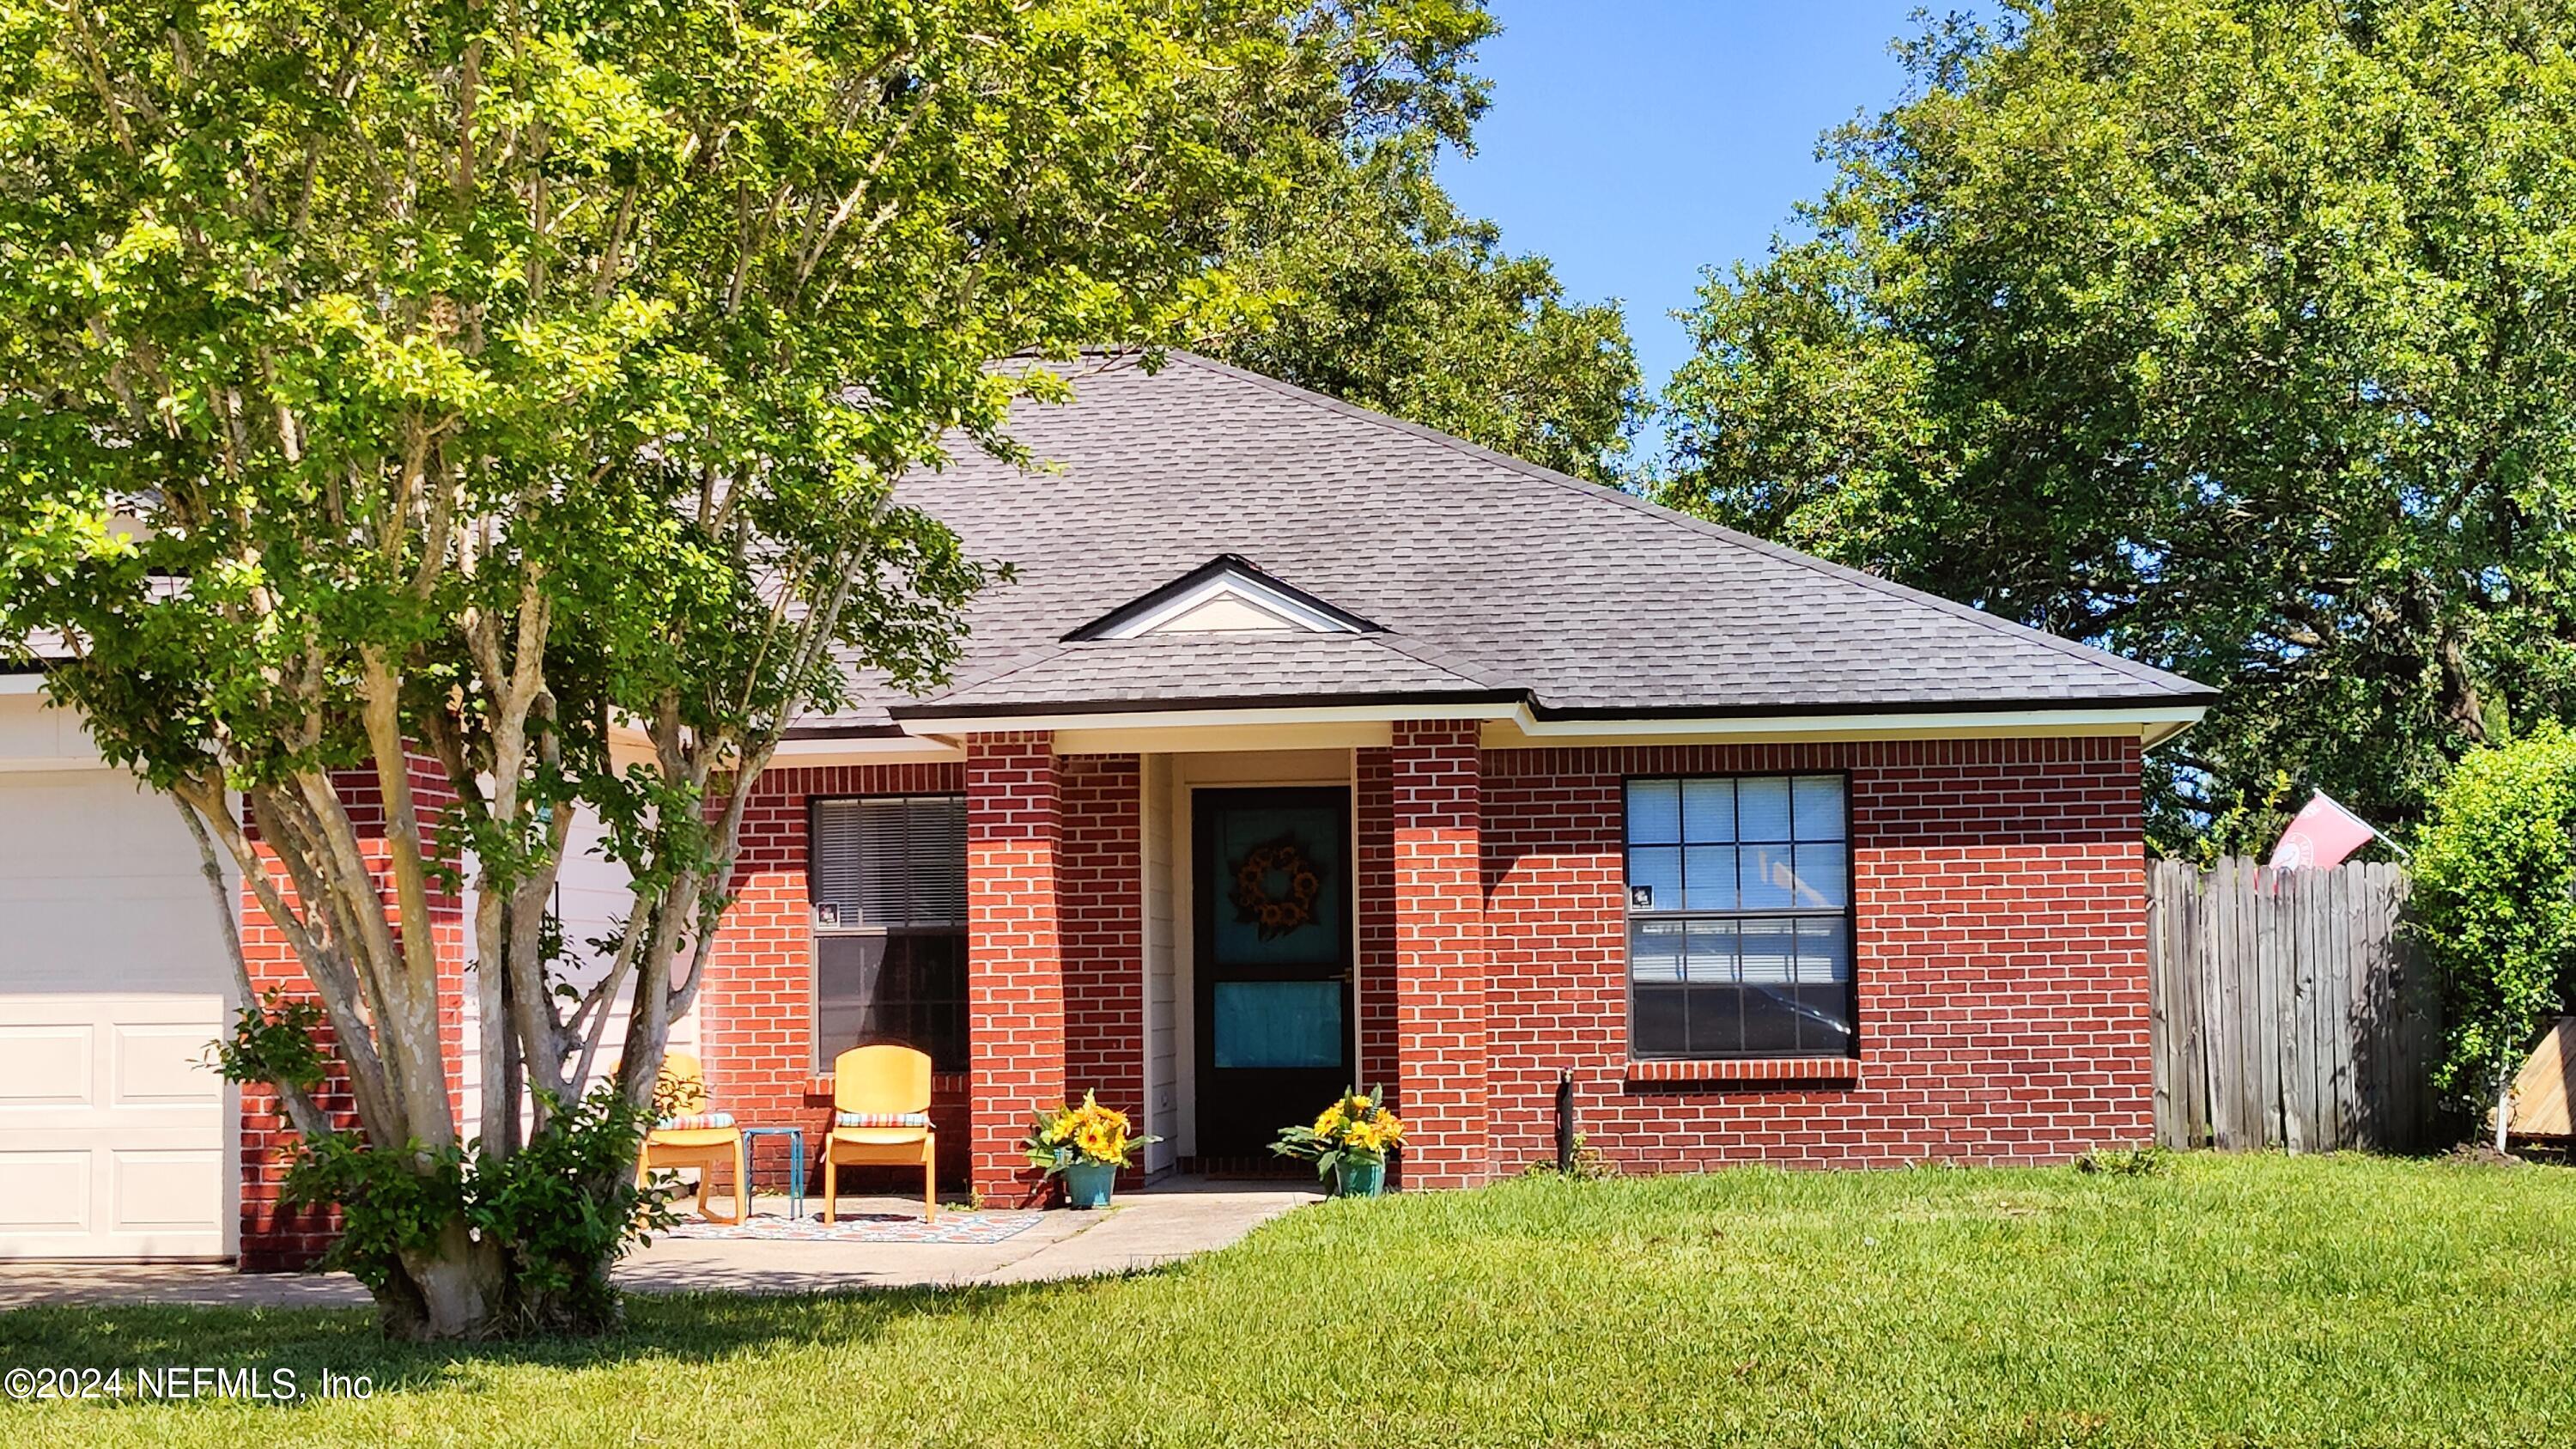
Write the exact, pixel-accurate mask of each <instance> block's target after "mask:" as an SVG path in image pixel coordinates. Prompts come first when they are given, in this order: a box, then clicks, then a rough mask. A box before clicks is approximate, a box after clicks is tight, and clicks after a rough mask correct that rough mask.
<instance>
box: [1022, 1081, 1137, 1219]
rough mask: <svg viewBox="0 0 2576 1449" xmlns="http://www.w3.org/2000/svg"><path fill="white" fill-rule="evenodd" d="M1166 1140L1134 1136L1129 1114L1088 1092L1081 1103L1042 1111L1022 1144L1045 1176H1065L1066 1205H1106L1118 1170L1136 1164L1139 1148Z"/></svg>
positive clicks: (1088, 1206)
mask: <svg viewBox="0 0 2576 1449" xmlns="http://www.w3.org/2000/svg"><path fill="white" fill-rule="evenodd" d="M1162 1140H1163V1139H1161V1138H1160V1137H1138V1136H1134V1135H1131V1133H1130V1132H1129V1130H1128V1124H1127V1114H1126V1113H1124V1112H1114V1111H1111V1110H1110V1109H1109V1108H1107V1107H1103V1106H1101V1105H1100V1103H1099V1102H1098V1101H1096V1100H1094V1099H1093V1097H1092V1094H1091V1093H1089V1092H1085V1093H1083V1094H1082V1105H1081V1106H1079V1107H1052V1108H1041V1109H1039V1111H1038V1114H1037V1116H1036V1118H1035V1119H1034V1120H1033V1121H1031V1123H1030V1124H1029V1140H1028V1141H1026V1142H1024V1143H1022V1144H1020V1145H1021V1146H1022V1147H1023V1148H1025V1149H1026V1150H1027V1152H1028V1154H1029V1161H1030V1162H1031V1163H1032V1164H1034V1165H1035V1166H1038V1167H1041V1168H1044V1169H1045V1170H1046V1175H1047V1176H1049V1177H1055V1176H1058V1175H1061V1176H1062V1177H1063V1178H1064V1202H1065V1206H1067V1207H1073V1208H1105V1207H1107V1206H1109V1192H1110V1189H1111V1187H1113V1186H1114V1185H1115V1184H1116V1183H1117V1181H1118V1169H1120V1168H1122V1167H1133V1166H1135V1165H1136V1149H1137V1148H1139V1147H1142V1146H1144V1145H1145V1144H1146V1143H1148V1142H1160V1141H1162Z"/></svg>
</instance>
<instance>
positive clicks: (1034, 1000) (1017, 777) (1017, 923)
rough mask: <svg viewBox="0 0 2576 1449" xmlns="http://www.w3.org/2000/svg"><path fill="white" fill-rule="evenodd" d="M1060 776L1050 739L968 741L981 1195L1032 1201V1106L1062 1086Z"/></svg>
mask: <svg viewBox="0 0 2576 1449" xmlns="http://www.w3.org/2000/svg"><path fill="white" fill-rule="evenodd" d="M1063 844H1064V808H1063V768H1062V762H1061V761H1059V760H1058V759H1057V757H1056V754H1055V746H1054V739H1053V736H1052V735H1050V734H1048V733H1047V732H1046V731H1043V730H1039V731H1014V732H1007V733H1000V734H990V735H971V736H969V737H968V738H967V744H966V915H967V921H968V923H969V924H968V930H967V937H966V957H967V964H966V999H967V1011H968V1014H969V1016H970V1018H971V1020H972V1022H973V1028H972V1035H973V1038H974V1050H973V1054H972V1055H973V1062H974V1068H973V1072H972V1076H973V1079H974V1080H973V1094H974V1103H975V1123H974V1158H973V1162H974V1177H975V1186H976V1187H977V1188H978V1189H979V1190H980V1191H981V1192H982V1193H983V1194H984V1195H985V1196H986V1197H988V1198H991V1199H993V1200H995V1201H1000V1202H1024V1201H1034V1200H1035V1199H1037V1198H1038V1197H1039V1196H1040V1195H1041V1194H1043V1193H1044V1192H1045V1190H1046V1183H1045V1181H1044V1179H1042V1178H1040V1177H1039V1176H1038V1174H1037V1172H1036V1170H1035V1169H1033V1168H1031V1167H1030V1166H1029V1165H1028V1163H1027V1161H1026V1159H1024V1158H1023V1157H1022V1156H1021V1153H1020V1147H1019V1144H1020V1141H1021V1139H1022V1137H1023V1136H1024V1134H1025V1132H1026V1130H1027V1124H1028V1117H1029V1112H1030V1110H1031V1108H1032V1107H1034V1106H1036V1105H1038V1104H1040V1103H1047V1102H1053V1101H1057V1100H1060V1099H1062V1097H1063V1096H1064V1089H1065V990H1064V964H1063V956H1062V949H1063V941H1062V926H1061V916H1060V911H1059V883H1058V878H1057V872H1058V870H1059V869H1060V866H1061V860H1060V856H1061V851H1062V847H1063Z"/></svg>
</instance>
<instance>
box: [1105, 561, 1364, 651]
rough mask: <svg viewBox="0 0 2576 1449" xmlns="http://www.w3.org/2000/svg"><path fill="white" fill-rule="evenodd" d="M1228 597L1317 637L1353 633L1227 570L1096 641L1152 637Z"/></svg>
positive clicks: (1307, 606) (1327, 616) (1326, 616)
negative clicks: (1208, 603)
mask: <svg viewBox="0 0 2576 1449" xmlns="http://www.w3.org/2000/svg"><path fill="white" fill-rule="evenodd" d="M1229 594H1230V595H1232V596H1234V597H1235V598H1238V599H1241V600H1243V601H1244V602H1245V603H1247V604H1250V605H1252V606H1253V607H1254V608H1256V609H1259V610H1261V611H1262V612H1264V613H1269V614H1276V615H1278V616H1279V617H1281V618H1282V619H1286V620H1288V621H1290V622H1292V623H1294V624H1296V625H1297V626H1298V627H1300V628H1303V629H1308V630H1311V631H1313V632H1314V633H1317V634H1349V633H1352V632H1354V631H1353V630H1352V628H1351V626H1350V625H1348V624H1345V623H1343V622H1342V621H1341V620H1339V619H1336V618H1334V617H1333V616H1332V615H1330V614H1327V613H1325V612H1323V611H1322V610H1320V609H1317V608H1315V607H1314V606H1313V605H1311V604H1307V603H1304V602H1301V601H1300V600H1297V599H1292V598H1290V597H1289V596H1288V595H1286V594H1283V593H1281V592H1279V591H1278V590H1277V589H1274V588H1272V587H1270V586H1269V585H1268V584H1265V583H1263V582H1262V581H1261V580H1259V579H1256V578H1250V577H1247V576H1246V575H1244V574H1241V573H1237V572H1235V571H1233V570H1231V569H1229V570H1227V571H1226V572H1224V573H1221V574H1218V575H1217V576H1216V577H1214V578H1211V579H1208V580H1205V581H1204V582H1202V583H1200V584H1199V585H1198V586H1197V587H1195V588H1191V589H1188V590H1185V591H1184V592H1182V593H1178V594H1175V595H1173V596H1172V597H1171V598H1168V599H1165V600H1164V601H1163V602H1161V603H1159V604H1157V605H1155V606H1154V607H1153V608H1151V609H1148V610H1146V611H1145V612H1144V613H1141V614H1139V615H1137V616H1136V617H1135V618H1133V619H1129V620H1127V621H1126V622H1125V623H1123V624H1120V625H1119V626H1118V627H1117V628H1115V629H1108V630H1104V631H1102V633H1101V634H1100V636H1099V637H1101V638H1103V639H1133V638H1135V637H1137V636H1138V635H1140V634H1151V633H1153V632H1154V631H1155V630H1157V629H1159V628H1161V627H1162V626H1164V625H1165V624H1168V623H1170V622H1171V621H1172V620H1174V619H1177V618H1179V617H1181V616H1182V615H1184V614H1186V613H1188V612H1190V611H1191V610H1192V609H1195V608H1197V607H1198V606H1199V605H1201V604H1204V603H1206V602H1207V601H1208V600H1210V599H1215V598H1220V597H1223V596H1226V595H1229Z"/></svg>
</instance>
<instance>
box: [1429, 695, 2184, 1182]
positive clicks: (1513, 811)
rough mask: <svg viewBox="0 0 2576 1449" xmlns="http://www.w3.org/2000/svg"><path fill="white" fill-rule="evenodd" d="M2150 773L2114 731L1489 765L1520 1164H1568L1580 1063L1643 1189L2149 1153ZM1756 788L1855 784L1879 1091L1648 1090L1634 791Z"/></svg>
mask: <svg viewBox="0 0 2576 1449" xmlns="http://www.w3.org/2000/svg"><path fill="white" fill-rule="evenodd" d="M2138 766H2139V762H2138V744H2137V742H2136V741H2135V740H2121V739H2098V738H2095V739H2023V740H1978V741H1929V742H1887V743H1872V744H1840V745H1825V744H1818V745H1794V746H1792V745H1762V746H1731V747H1715V746H1693V747H1688V748H1637V749H1600V750H1590V749H1587V750H1514V751H1497V752H1494V753H1491V754H1488V755H1486V756H1485V760H1484V778H1483V787H1484V789H1483V825H1484V832H1485V835H1484V839H1485V859H1484V866H1485V870H1484V874H1485V889H1486V892H1487V896H1488V902H1489V910H1488V917H1487V920H1488V929H1489V931H1490V940H1491V955H1492V963H1493V964H1492V990H1491V996H1490V1011H1491V1023H1492V1094H1493V1097H1492V1106H1493V1120H1494V1139H1495V1154H1496V1163H1497V1166H1498V1168H1499V1169H1501V1170H1505V1171H1508V1170H1511V1169H1513V1168H1515V1167H1518V1166H1519V1165H1521V1164H1524V1163H1528V1162H1533V1161H1539V1160H1543V1159H1545V1158H1546V1157H1547V1156H1548V1155H1549V1154H1550V1153H1551V1152H1552V1151H1553V1147H1552V1139H1551V1136H1550V1134H1551V1131H1552V1125H1553V1118H1552V1109H1551V1097H1552V1094H1553V1092H1554V1090H1555V1084H1556V1079H1557V1072H1558V1070H1559V1069H1560V1068H1570V1069H1571V1070H1572V1071H1573V1072H1574V1075H1575V1087H1576V1101H1577V1113H1578V1119H1579V1122H1580V1124H1581V1127H1582V1129H1583V1130H1584V1131H1585V1132H1586V1133H1588V1134H1589V1136H1590V1139H1591V1142H1592V1143H1593V1145H1595V1146H1597V1147H1599V1148H1600V1149H1601V1150H1602V1151H1604V1152H1605V1153H1606V1154H1607V1155H1608V1156H1609V1157H1610V1158H1611V1159H1613V1160H1614V1161H1616V1162H1618V1163H1619V1164H1621V1165H1623V1166H1625V1167H1628V1168H1631V1169H1638V1170H1680V1169H1689V1168H1698V1167H1704V1166H1708V1165H1711V1164H1715V1163H1720V1162H1727V1161H1736V1160H1743V1159H1753V1158H1764V1159H1775V1160H1783V1161H1793V1162H1805V1163H1818V1164H1833V1165H1840V1166H1862V1165H1891V1164H1897V1163H1905V1162H1915V1161H1921V1160H1924V1159H1927V1158H1965V1159H1975V1160H2056V1159H2062V1158H2065V1157H2068V1156H2070V1155H2072V1154H2074V1153H2077V1152H2080V1151H2082V1150H2084V1149H2085V1148H2088V1147H2091V1146H2094V1145H2097V1144H2101V1143H2107V1142H2119V1141H2139V1140H2144V1139H2146V1138H2147V1137H2149V1136H2150V1135H2152V1122H2151V1089H2150V1085H2149V1063H2148V1056H2147V977H2146V964H2145V900H2144V885H2143V869H2144V861H2143V859H2142V846H2141V838H2140V803H2139V785H2138ZM1748 771H1750V772H1768V771H1780V772H1792V771H1848V772H1849V774H1850V779H1851V809H1852V833H1853V839H1852V894H1853V904H1854V909H1855V926H1856V936H1857V947H1858V951H1857V960H1856V973H1857V977H1858V982H1859V994H1860V1020H1859V1030H1860V1061H1859V1065H1858V1069H1857V1075H1856V1077H1851V1078H1848V1079H1843V1078H1833V1077H1828V1076H1825V1075H1824V1074H1823V1073H1822V1072H1821V1071H1816V1072H1807V1073H1806V1075H1805V1078H1804V1080H1793V1081H1786V1082H1783V1081H1756V1080H1741V1079H1739V1080H1731V1081H1729V1080H1710V1079H1708V1077H1709V1075H1710V1074H1708V1073H1704V1072H1684V1073H1681V1074H1680V1075H1682V1076H1684V1077H1685V1078H1686V1079H1684V1080H1672V1081H1644V1080H1631V1077H1632V1075H1634V1076H1639V1077H1642V1076H1647V1075H1654V1073H1648V1072H1637V1073H1632V1072H1631V1071H1630V1070H1629V1069H1628V1064H1627V1060H1626V1057H1627V997H1626V979H1625V970H1626V947H1625V943H1624V940H1623V938H1622V930H1623V909H1622V908H1623V901H1622V882H1623V866H1622V840H1621V813H1622V805H1621V799H1620V790H1621V780H1622V777H1623V776H1626V775H1631V774H1657V773H1676V774H1687V773H1697V772H1711V773H1723V772H1748ZM1408 1065H1409V1064H1408ZM1798 1070H1803V1069H1798Z"/></svg>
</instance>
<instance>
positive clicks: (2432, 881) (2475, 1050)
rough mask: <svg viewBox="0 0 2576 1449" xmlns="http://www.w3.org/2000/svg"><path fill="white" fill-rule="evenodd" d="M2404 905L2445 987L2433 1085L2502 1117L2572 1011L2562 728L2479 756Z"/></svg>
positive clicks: (2417, 860)
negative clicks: (2545, 1032)
mask: <svg viewBox="0 0 2576 1449" xmlns="http://www.w3.org/2000/svg"><path fill="white" fill-rule="evenodd" d="M2407 873H2408V876H2409V878H2410V881H2411V884H2412V890H2411V892H2410V894H2409V897H2408V904H2409V907H2410V909H2411V910H2412V911H2413V913H2414V916H2415V922H2416V929H2417V934H2418V936H2419V938H2420V939H2421V940H2422V942H2423V944H2424V948H2425V950H2426V951H2427V952H2428V953H2429V954H2430V955H2431V957H2432V959H2433V963H2434V966H2435V968H2436V970H2437V972H2438V974H2439V977H2440V980H2441V983H2442V996H2443V1029H2444V1036H2445V1048H2446V1049H2445V1052H2444V1055H2443V1058H2442V1063H2441V1066H2440V1068H2439V1070H2438V1072H2437V1073H2436V1078H2435V1079H2436V1081H2437V1082H2439V1084H2440V1085H2442V1086H2443V1087H2445V1088H2448V1089H2451V1090H2454V1091H2457V1092H2459V1093H2461V1094H2462V1095H2464V1096H2467V1097H2468V1098H2469V1099H2470V1100H2472V1101H2473V1102H2474V1101H2481V1100H2483V1101H2486V1102H2491V1103H2493V1104H2494V1109H2495V1145H2496V1150H2498V1151H2502V1150H2503V1149H2504V1144H2505V1128H2506V1125H2507V1123H2508V1122H2509V1121H2510V1119H2511V1105H2512V1104H2511V1101H2510V1098H2509V1093H2510V1092H2511V1090H2512V1087H2513V1080H2514V1076H2515V1074H2516V1071H2517V1069H2518V1068H2519V1067H2520V1066H2521V1064H2522V1059H2523V1056H2524V1055H2525V1054H2526V1053H2528V1052H2529V1051H2530V1050H2531V1043H2532V1039H2533V1037H2534V1036H2535V1035H2536V1034H2537V1032H2538V1029H2539V1026H2540V1024H2541V1022H2542V1020H2543V1018H2544V1017H2545V1016H2547V1015H2549V1014H2551V1013H2555V1012H2558V1011H2563V1010H2565V1009H2566V1008H2567V1006H2568V1004H2569V1003H2570V1002H2576V738H2570V737H2569V736H2568V734H2567V733H2566V731H2565V730H2563V729H2561V728H2560V727H2559V726H2558V725H2557V724H2555V723H2554V722H2552V723H2544V724H2543V725H2542V726H2541V727H2540V728H2539V729H2537V730H2535V731H2533V732H2532V733H2531V735H2530V736H2528V737H2527V738H2524V739H2519V740H2515V741H2513V742H2511V743H2509V744H2505V745H2500V746H2495V747H2491V748H2486V749H2480V750H2474V751H2471V752H2470V753H2469V754H2468V756H2467V757H2466V758H2464V759H2462V760H2461V761H2460V762H2459V764H2458V765H2457V766H2456V767H2454V768H2453V770H2452V771H2451V776H2450V778H2449V779H2448V780H2447V781H2445V782H2444V783H2443V786H2442V789H2441V793H2440V794H2439V795H2438V796H2436V797H2435V799H2434V801H2433V810H2432V815H2431V817H2430V818H2429V819H2428V820H2427V821H2426V822H2425V826H2424V831H2423V836H2422V841H2421V843H2420V844H2419V845H2418V846H2417V847H2416V850H2415V855H2414V859H2413V860H2412V861H2410V862H2409V863H2408V867H2407Z"/></svg>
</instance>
